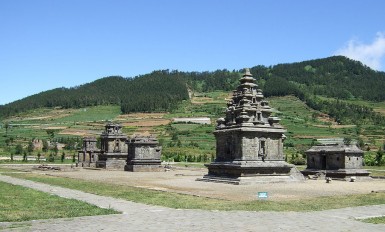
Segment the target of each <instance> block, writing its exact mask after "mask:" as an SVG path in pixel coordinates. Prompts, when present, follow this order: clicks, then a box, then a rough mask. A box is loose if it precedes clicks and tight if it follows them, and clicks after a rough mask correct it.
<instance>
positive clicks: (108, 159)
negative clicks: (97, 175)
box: [96, 123, 128, 170]
mask: <svg viewBox="0 0 385 232" xmlns="http://www.w3.org/2000/svg"><path fill="white" fill-rule="evenodd" d="M100 139H101V150H102V153H101V154H100V155H99V160H98V161H97V162H96V167H98V168H106V169H118V170H124V166H125V165H126V159H127V152H128V150H127V144H126V141H127V136H126V135H125V134H123V132H122V126H120V125H119V124H114V123H108V124H107V125H106V126H105V130H104V131H103V132H102V134H101V136H100Z"/></svg>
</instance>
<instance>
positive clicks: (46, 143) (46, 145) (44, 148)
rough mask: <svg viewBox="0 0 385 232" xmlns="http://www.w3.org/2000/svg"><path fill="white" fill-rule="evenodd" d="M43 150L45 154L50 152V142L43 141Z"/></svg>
mask: <svg viewBox="0 0 385 232" xmlns="http://www.w3.org/2000/svg"><path fill="white" fill-rule="evenodd" d="M42 150H43V151H44V152H47V151H48V141H47V140H45V139H43V147H42Z"/></svg>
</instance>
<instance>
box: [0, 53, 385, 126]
mask: <svg viewBox="0 0 385 232" xmlns="http://www.w3.org/2000/svg"><path fill="white" fill-rule="evenodd" d="M241 71H242V70H233V71H228V70H216V71H213V72H182V71H176V70H174V71H169V70H162V71H154V72H152V73H150V74H146V75H141V76H137V77H134V78H123V77H116V76H115V77H106V78H102V79H99V80H96V81H94V82H92V83H88V84H84V85H81V86H77V87H74V88H57V89H53V90H49V91H46V92H42V93H39V94H35V95H32V96H30V97H26V98H24V99H21V100H18V101H15V102H12V103H9V104H6V105H2V106H0V118H6V117H9V116H12V115H17V114H20V113H22V112H26V111H28V110H32V109H37V108H41V107H62V108H81V107H87V106H97V105H110V104H113V105H119V106H120V108H121V111H122V113H132V112H169V111H173V110H175V109H176V108H178V105H179V104H180V103H181V102H182V101H183V100H187V99H188V98H189V93H188V92H189V91H190V92H203V93H208V92H212V91H216V90H217V91H231V90H233V89H235V87H236V86H237V84H238V79H239V78H240V75H241ZM251 72H252V74H253V75H254V77H256V78H257V81H258V84H259V85H260V87H261V88H262V89H263V90H264V93H265V96H267V97H269V96H286V95H295V96H297V97H298V98H299V99H301V100H302V101H304V102H306V104H307V105H308V106H309V107H311V108H313V109H315V110H319V111H321V112H324V113H327V114H329V115H331V116H332V117H333V118H335V120H336V121H338V122H340V123H358V122H360V123H366V122H368V121H370V123H372V122H373V123H375V124H385V118H384V117H383V116H381V115H380V114H378V113H376V112H374V111H373V109H372V108H371V107H368V106H362V104H361V105H360V106H357V105H355V104H352V103H348V102H343V101H341V100H350V101H352V100H353V101H354V100H368V101H378V102H379V101H384V100H385V91H383V90H384V89H385V73H384V72H377V71H374V70H372V69H370V68H369V67H367V66H364V65H363V64H362V63H360V62H358V61H353V60H350V59H348V58H346V57H343V56H334V57H329V58H324V59H315V60H310V61H303V62H298V63H291V64H278V65H275V66H271V67H265V66H255V67H252V68H251ZM318 96H323V97H326V98H328V100H325V98H319V97H318ZM330 99H336V100H330Z"/></svg>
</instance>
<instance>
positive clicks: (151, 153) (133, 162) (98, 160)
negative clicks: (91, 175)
mask: <svg viewBox="0 0 385 232" xmlns="http://www.w3.org/2000/svg"><path fill="white" fill-rule="evenodd" d="M100 138H101V149H98V148H97V147H96V142H97V140H96V138H94V137H85V138H83V148H82V149H81V150H79V151H78V162H77V164H76V166H77V167H94V168H105V169H108V170H125V171H132V172H137V171H142V172H143V171H160V170H163V169H162V168H161V160H160V156H161V151H162V147H161V146H159V142H158V140H157V139H156V138H155V137H154V136H152V135H149V136H140V135H134V136H133V137H132V138H130V139H128V137H127V136H126V135H125V134H123V132H122V127H121V126H120V125H119V124H114V123H108V124H107V125H106V126H105V130H104V131H103V132H102V134H101V136H100Z"/></svg>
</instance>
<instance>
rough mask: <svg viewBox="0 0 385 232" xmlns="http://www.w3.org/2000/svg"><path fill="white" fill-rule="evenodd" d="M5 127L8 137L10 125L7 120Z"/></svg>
mask: <svg viewBox="0 0 385 232" xmlns="http://www.w3.org/2000/svg"><path fill="white" fill-rule="evenodd" d="M4 127H5V137H8V129H9V127H10V125H9V122H5V123H4Z"/></svg>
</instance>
